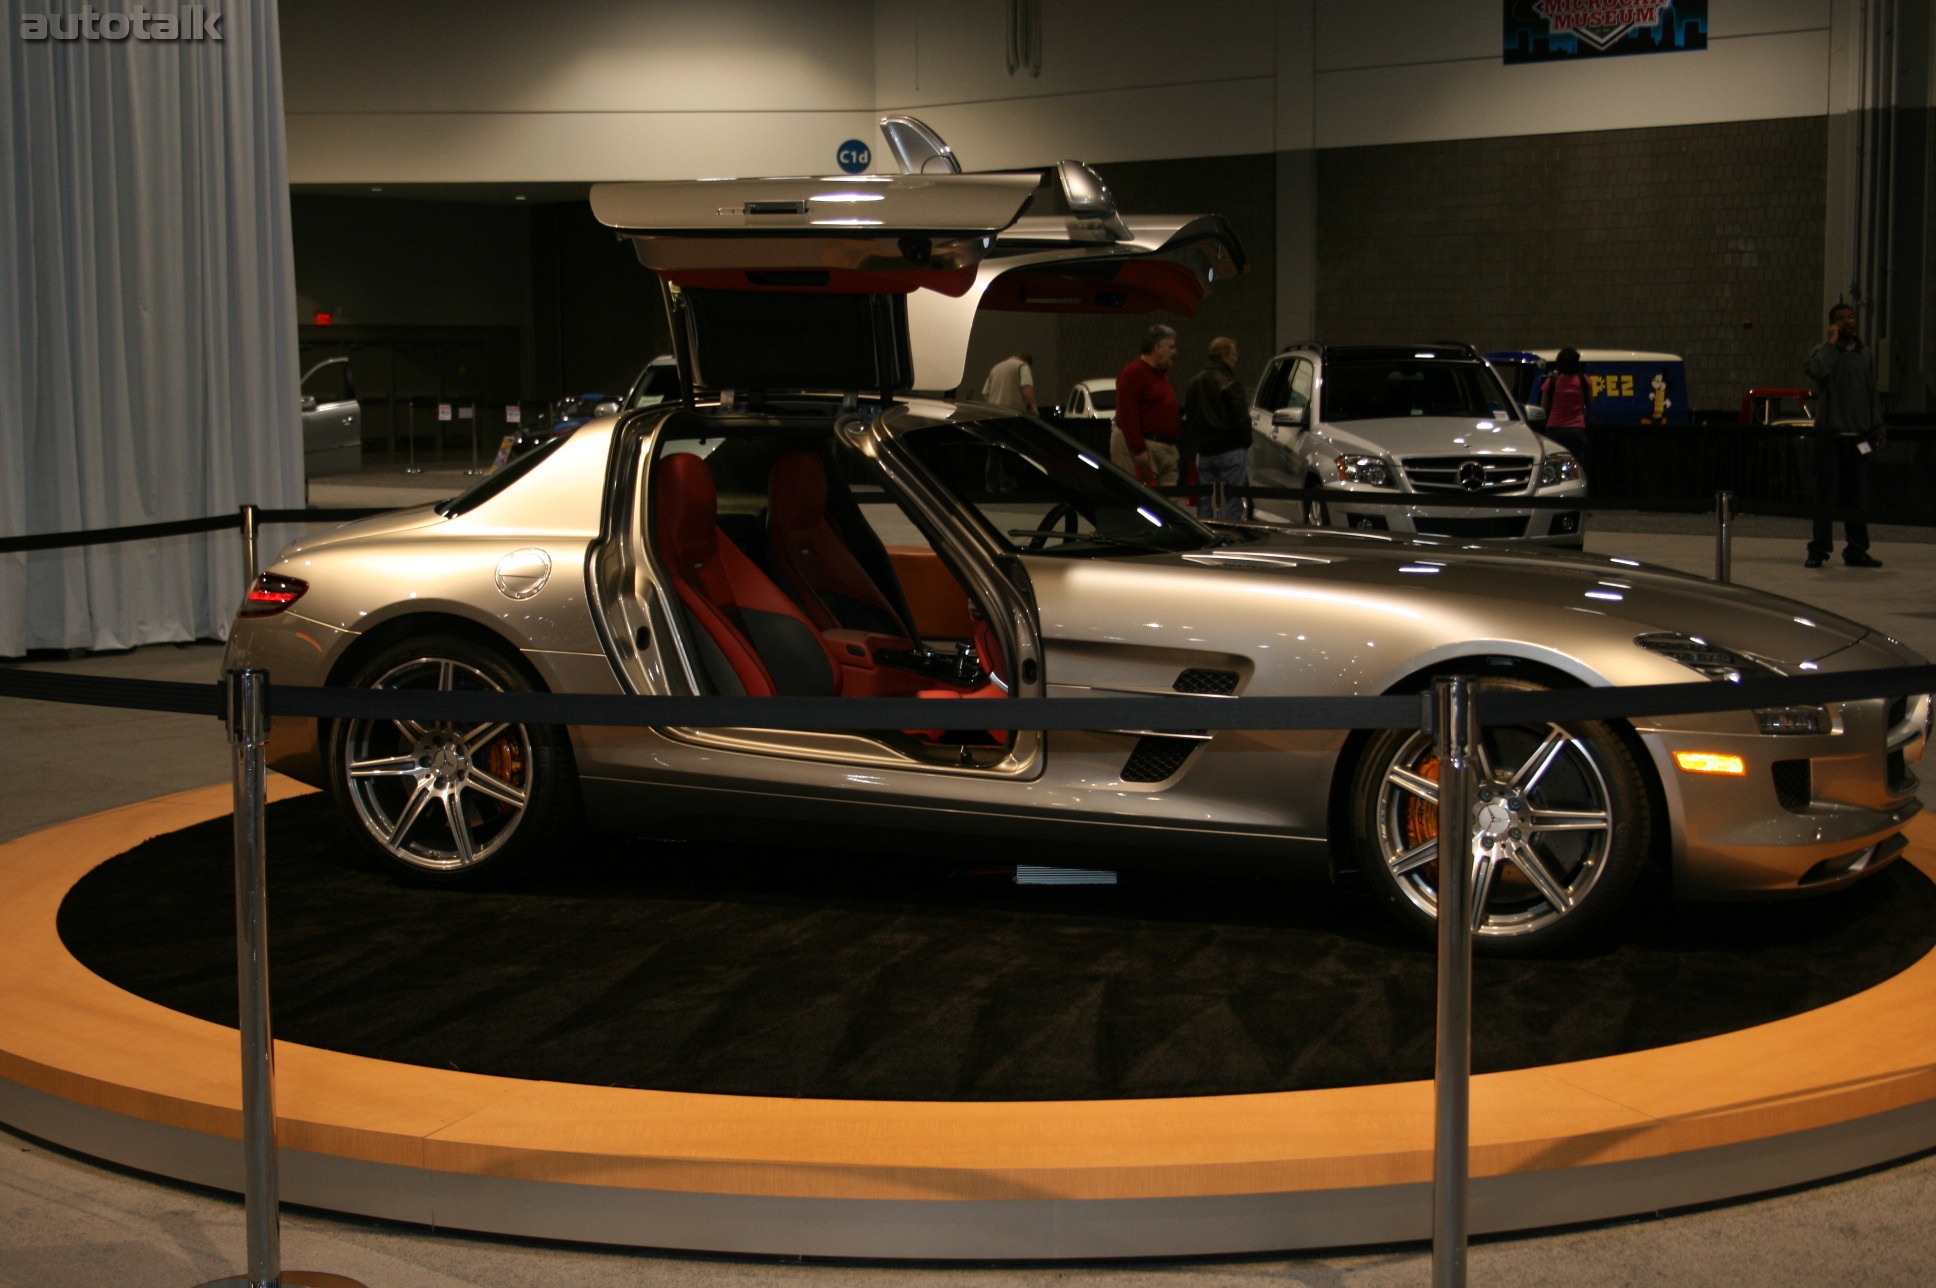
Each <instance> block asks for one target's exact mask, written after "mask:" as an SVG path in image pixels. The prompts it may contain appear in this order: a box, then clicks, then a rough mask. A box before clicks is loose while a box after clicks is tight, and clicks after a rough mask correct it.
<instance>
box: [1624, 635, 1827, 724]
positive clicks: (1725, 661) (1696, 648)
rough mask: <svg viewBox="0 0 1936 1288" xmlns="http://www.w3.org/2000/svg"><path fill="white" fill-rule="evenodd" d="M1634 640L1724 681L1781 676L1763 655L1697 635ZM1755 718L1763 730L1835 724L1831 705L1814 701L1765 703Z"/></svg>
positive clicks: (1710, 676) (1686, 665)
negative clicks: (1729, 647) (1712, 642)
mask: <svg viewBox="0 0 1936 1288" xmlns="http://www.w3.org/2000/svg"><path fill="white" fill-rule="evenodd" d="M1634 643H1636V644H1638V645H1639V646H1640V647H1641V648H1644V649H1646V650H1647V651H1648V652H1650V653H1658V654H1660V655H1661V656H1662V657H1671V658H1673V659H1674V660H1675V661H1676V662H1679V663H1680V664H1681V665H1682V666H1684V667H1687V668H1688V669H1689V670H1692V671H1699V672H1700V673H1701V674H1702V675H1705V676H1706V677H1707V678H1708V679H1710V680H1715V681H1718V682H1720V683H1722V684H1739V683H1741V681H1743V680H1773V679H1780V678H1781V675H1782V672H1780V671H1778V670H1776V669H1775V668H1774V667H1772V666H1770V665H1769V664H1768V663H1766V662H1764V661H1762V660H1761V659H1760V658H1757V657H1750V656H1749V655H1747V654H1746V653H1737V652H1735V651H1734V650H1733V649H1726V648H1721V647H1720V646H1719V645H1715V644H1710V643H1708V641H1706V640H1704V639H1702V638H1701V637H1700V636H1698V635H1675V634H1671V633H1665V632H1663V633H1660V634H1654V635H1638V636H1635V637H1634ZM1754 718H1755V724H1756V725H1758V726H1759V727H1760V729H1761V732H1763V733H1777V734H1778V733H1831V732H1833V731H1834V728H1835V722H1834V718H1833V717H1832V716H1831V715H1830V714H1829V711H1828V708H1827V707H1820V706H1812V705H1801V706H1792V707H1762V708H1759V709H1758V710H1756V711H1755V713H1754Z"/></svg>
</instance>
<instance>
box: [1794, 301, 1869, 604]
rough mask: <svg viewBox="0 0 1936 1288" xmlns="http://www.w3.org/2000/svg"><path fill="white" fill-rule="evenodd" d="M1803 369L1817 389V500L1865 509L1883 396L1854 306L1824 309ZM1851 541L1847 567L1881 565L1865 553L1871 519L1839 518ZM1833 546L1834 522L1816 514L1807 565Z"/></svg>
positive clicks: (1815, 564) (1820, 560) (1844, 557)
mask: <svg viewBox="0 0 1936 1288" xmlns="http://www.w3.org/2000/svg"><path fill="white" fill-rule="evenodd" d="M1802 370H1803V371H1804V372H1806V373H1807V375H1808V378H1809V379H1810V380H1812V381H1814V382H1815V388H1816V389H1818V390H1820V391H1821V392H1820V393H1819V395H1818V396H1817V397H1816V399H1815V504H1817V505H1826V506H1837V507H1841V508H1843V509H1857V510H1859V509H1866V508H1868V504H1869V457H1870V455H1871V454H1872V453H1873V452H1874V451H1875V449H1876V448H1877V447H1878V446H1880V445H1881V442H1882V401H1881V399H1880V398H1879V397H1877V395H1876V370H1875V359H1874V358H1873V357H1872V356H1871V355H1870V353H1869V350H1868V347H1867V346H1866V345H1864V344H1863V343H1862V338H1861V337H1860V336H1858V335H1857V334H1856V333H1855V310H1854V309H1852V308H1850V307H1849V306H1848V305H1846V304H1838V305H1836V306H1835V307H1834V308H1832V309H1830V310H1829V311H1828V339H1827V340H1825V341H1823V342H1822V343H1821V344H1820V345H1818V346H1816V348H1815V351H1814V352H1813V353H1811V354H1809V355H1808V357H1807V358H1805V359H1803V360H1802ZM1842 526H1843V530H1844V532H1845V533H1846V534H1847V536H1848V539H1849V543H1848V545H1847V546H1845V547H1844V548H1843V550H1842V562H1843V563H1845V564H1847V565H1848V566H1849V567H1851V568H1880V567H1882V561H1881V560H1879V559H1875V558H1872V557H1870V555H1869V525H1868V524H1867V523H1866V522H1864V521H1863V520H1861V519H1848V520H1845V521H1844V523H1843V525H1842ZM1834 549H1835V525H1834V523H1833V522H1832V521H1830V520H1828V519H1817V520H1815V532H1814V535H1813V537H1812V538H1811V539H1810V540H1809V543H1808V558H1807V559H1806V560H1804V562H1805V563H1806V564H1807V565H1808V567H1810V568H1820V567H1821V566H1822V564H1823V562H1824V561H1825V560H1826V559H1827V558H1828V556H1829V553H1830V552H1831V551H1832V550H1834Z"/></svg>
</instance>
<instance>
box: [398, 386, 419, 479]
mask: <svg viewBox="0 0 1936 1288" xmlns="http://www.w3.org/2000/svg"><path fill="white" fill-rule="evenodd" d="M403 472H404V473H405V474H421V473H423V469H422V468H421V467H420V466H419V465H418V464H417V400H416V399H415V398H412V399H411V400H410V464H408V465H406V466H404V467H403Z"/></svg>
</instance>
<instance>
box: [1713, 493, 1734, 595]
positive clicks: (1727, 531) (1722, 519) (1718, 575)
mask: <svg viewBox="0 0 1936 1288" xmlns="http://www.w3.org/2000/svg"><path fill="white" fill-rule="evenodd" d="M1733 519H1734V493H1732V492H1716V493H1715V494H1714V580H1716V581H1719V582H1726V581H1728V580H1730V579H1731V578H1732V576H1733V573H1734V530H1733V528H1732V527H1731V526H1730V524H1731V522H1732V520H1733Z"/></svg>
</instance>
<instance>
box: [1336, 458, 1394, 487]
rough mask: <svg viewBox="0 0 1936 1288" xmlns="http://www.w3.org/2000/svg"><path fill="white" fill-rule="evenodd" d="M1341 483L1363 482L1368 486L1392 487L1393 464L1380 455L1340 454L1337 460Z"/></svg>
mask: <svg viewBox="0 0 1936 1288" xmlns="http://www.w3.org/2000/svg"><path fill="white" fill-rule="evenodd" d="M1337 469H1338V481H1339V482H1340V483H1362V484H1364V485H1365V486H1366V487H1392V486H1394V485H1393V483H1392V472H1391V466H1389V465H1387V464H1385V461H1384V458H1383V457H1380V456H1340V457H1339V458H1338V461H1337Z"/></svg>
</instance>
